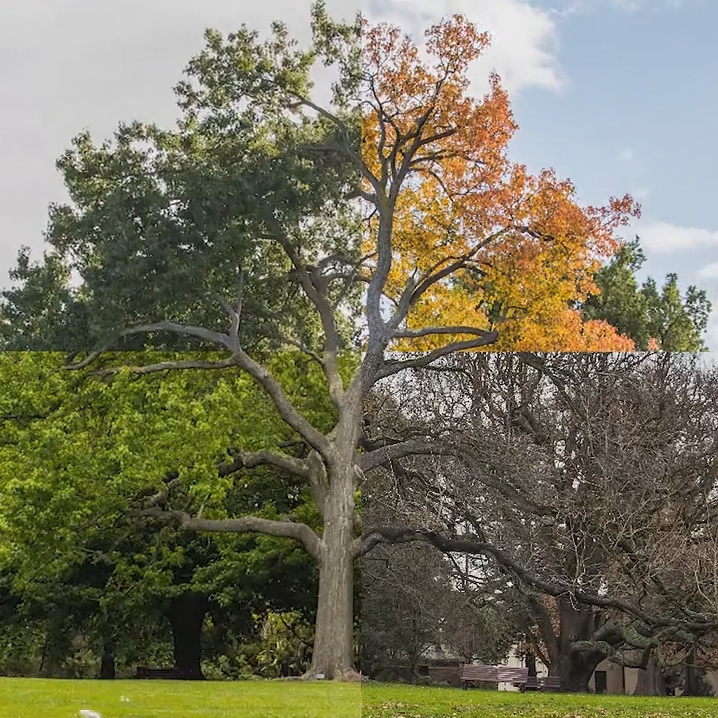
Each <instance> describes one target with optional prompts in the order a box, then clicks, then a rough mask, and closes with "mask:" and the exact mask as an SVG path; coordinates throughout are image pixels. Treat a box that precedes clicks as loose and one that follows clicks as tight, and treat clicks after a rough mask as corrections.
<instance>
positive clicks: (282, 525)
mask: <svg viewBox="0 0 718 718" xmlns="http://www.w3.org/2000/svg"><path fill="white" fill-rule="evenodd" d="M137 514H139V515H140V516H145V517H148V518H155V519H159V520H161V521H168V522H171V523H174V524H175V525H176V526H177V528H179V529H181V530H183V531H204V532H208V533H253V532H256V533H262V534H267V535H269V536H281V537H283V538H291V539H294V540H295V541H298V542H299V543H301V544H302V545H303V546H304V548H305V549H306V550H307V552H308V553H309V554H311V555H312V556H314V558H316V559H320V558H321V547H322V540H321V538H320V537H319V536H318V535H317V534H316V533H315V532H314V530H313V529H312V528H310V527H309V526H307V525H306V524H303V523H295V522H294V521H289V520H286V521H272V520H270V519H262V518H259V517H257V516H242V517H241V518H238V519H203V518H196V517H192V516H190V514H188V513H186V512H184V511H176V510H175V511H162V510H160V509H155V508H147V509H142V510H140V511H138V512H137Z"/></svg>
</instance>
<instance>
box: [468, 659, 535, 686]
mask: <svg viewBox="0 0 718 718" xmlns="http://www.w3.org/2000/svg"><path fill="white" fill-rule="evenodd" d="M528 677H529V669H528V668H511V667H510V666H481V665H477V664H467V665H465V666H462V667H461V685H462V687H463V688H468V685H469V683H512V684H513V685H515V686H519V687H521V686H523V685H525V684H526V681H527V680H528Z"/></svg>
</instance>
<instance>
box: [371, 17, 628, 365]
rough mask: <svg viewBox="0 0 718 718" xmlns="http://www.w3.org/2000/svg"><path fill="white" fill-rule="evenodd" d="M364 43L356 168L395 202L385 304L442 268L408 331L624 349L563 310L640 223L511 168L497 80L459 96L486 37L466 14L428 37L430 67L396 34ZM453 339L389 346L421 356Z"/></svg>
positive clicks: (531, 345)
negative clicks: (439, 329)
mask: <svg viewBox="0 0 718 718" xmlns="http://www.w3.org/2000/svg"><path fill="white" fill-rule="evenodd" d="M364 38H365V43H364V76H365V82H366V95H365V98H364V104H363V107H364V111H363V118H362V122H363V145H362V147H363V159H364V162H365V164H366V165H367V167H368V169H369V170H370V171H371V173H372V174H373V175H374V176H375V177H376V178H378V179H380V180H382V181H383V182H384V183H385V185H386V187H387V188H388V196H389V197H390V198H392V194H391V191H389V190H392V191H394V196H393V201H394V205H393V213H392V216H393V226H392V228H391V236H392V257H393V264H392V268H391V271H390V274H389V278H388V281H387V284H386V287H385V294H386V295H387V296H388V297H389V298H390V299H391V300H393V301H395V302H396V301H398V300H399V297H400V295H401V293H402V290H403V289H404V288H405V286H406V285H407V281H410V280H411V278H412V277H413V278H414V280H415V282H417V283H418V282H421V281H422V280H423V279H424V278H426V277H427V276H430V275H432V274H434V275H435V274H436V273H437V272H440V271H441V270H442V269H446V270H447V274H446V276H445V277H442V278H441V280H440V281H438V282H436V283H434V284H433V285H432V286H431V288H430V289H428V290H427V291H426V292H425V293H423V294H422V295H421V297H420V298H419V299H418V300H417V301H416V303H415V304H414V306H413V307H412V311H411V312H410V314H409V318H408V320H407V323H406V327H407V328H409V329H419V328H425V327H429V326H472V327H479V328H491V327H496V328H498V329H499V340H498V342H497V343H495V344H493V345H491V346H490V347H489V348H491V349H498V350H508V349H532V350H547V351H548V350H565V351H570V350H575V351H591V350H593V351H612V350H630V349H633V342H632V341H631V340H630V339H628V338H626V337H624V336H621V335H619V334H618V332H617V331H616V329H615V328H613V327H612V326H610V325H608V324H606V323H605V322H597V321H591V322H584V321H582V318H581V314H580V312H579V311H577V310H575V309H572V308H571V307H572V306H575V304H576V302H580V301H582V300H584V299H585V298H586V297H587V296H588V295H589V294H592V293H596V292H597V291H598V290H597V288H596V287H595V285H594V283H593V280H592V277H593V275H594V273H595V271H596V270H597V269H598V267H599V266H600V265H601V264H602V263H603V262H605V261H606V260H607V259H608V258H609V257H610V256H611V255H612V254H613V253H615V252H616V250H617V249H618V247H619V240H618V239H617V238H616V236H615V232H616V230H617V229H618V228H619V227H621V226H625V225H626V224H627V223H628V221H629V220H630V218H631V217H635V216H639V208H638V206H637V205H636V204H635V203H634V202H633V200H632V199H631V197H630V196H628V195H627V196H625V197H623V198H622V199H611V200H610V202H609V203H608V205H607V206H605V207H582V206H581V205H579V203H578V201H577V198H576V191H575V188H574V186H573V185H572V184H571V182H570V181H567V180H560V179H559V178H558V177H557V176H556V174H555V172H553V171H551V170H545V171H543V172H541V173H540V174H538V175H531V174H530V173H529V172H528V171H527V169H526V167H525V166H523V165H520V164H515V163H513V162H511V161H509V159H508V156H507V148H508V144H509V141H510V140H511V138H512V136H513V134H514V132H515V131H516V130H517V125H516V124H515V122H514V120H513V117H512V114H511V109H510V106H509V100H508V96H507V93H506V92H505V91H504V90H503V88H502V87H501V83H500V80H499V78H498V76H497V75H495V74H494V75H491V77H490V87H489V91H488V93H487V94H486V95H485V96H484V97H483V98H478V99H477V98H474V97H472V96H470V95H469V94H468V87H469V80H468V77H467V69H468V68H469V65H470V63H471V62H472V61H474V60H475V59H476V58H478V57H479V55H480V54H481V52H482V51H483V50H484V49H485V48H486V47H487V45H488V43H489V37H488V35H487V34H486V33H479V32H478V31H477V30H476V28H475V27H474V26H473V25H472V24H471V23H469V22H467V21H466V20H465V19H464V18H463V17H461V16H458V15H457V16H454V17H452V18H450V19H448V20H446V21H444V22H442V23H441V24H439V25H436V26H434V27H431V28H430V29H429V30H427V32H426V40H427V42H426V52H427V53H428V56H429V58H430V59H429V61H428V62H426V61H423V60H422V59H421V56H420V53H419V51H418V49H417V47H416V45H415V44H414V43H413V42H412V41H411V40H410V38H408V37H406V36H403V35H402V33H401V31H400V30H399V29H398V28H396V27H392V26H389V25H385V24H381V25H377V26H368V25H365V35H364ZM419 142H421V144H420V145H419V147H418V148H417V144H418V143H419ZM402 172H404V174H403V175H402V174H401V173H402ZM366 187H367V191H369V190H371V187H370V183H367V185H366ZM379 222H380V217H379V216H375V217H373V218H372V219H371V220H370V231H369V232H368V234H367V237H366V247H365V248H366V250H367V252H366V253H367V254H371V253H372V251H376V236H377V232H378V224H379ZM457 262H458V263H459V266H458V267H456V268H455V269H454V270H453V271H449V269H450V268H451V265H452V263H453V264H454V266H456V264H457ZM461 338H466V336H460V335H459V336H455V335H450V336H448V337H447V336H446V335H432V336H428V337H422V338H420V339H411V340H402V341H401V342H399V343H397V344H396V345H395V347H396V348H402V349H412V350H427V349H431V348H435V347H437V346H443V345H445V344H446V343H447V342H448V341H451V340H455V339H461Z"/></svg>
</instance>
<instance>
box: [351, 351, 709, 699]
mask: <svg viewBox="0 0 718 718" xmlns="http://www.w3.org/2000/svg"><path fill="white" fill-rule="evenodd" d="M392 390H393V391H394V392H395V394H396V395H397V396H401V400H400V401H397V400H396V399H395V405H396V406H401V414H402V415H403V416H404V417H405V418H404V419H403V421H402V422H399V421H397V420H396V418H394V419H392V420H391V421H390V422H389V424H386V425H385V427H386V429H388V430H387V431H386V433H385V434H384V435H383V436H382V435H381V427H378V428H375V431H374V437H373V441H374V442H376V443H382V444H385V445H386V451H387V452H388V453H390V450H391V445H392V442H394V441H396V440H397V439H398V438H403V437H401V434H402V432H406V433H407V435H410V436H413V437H417V436H420V435H421V436H422V437H423V440H424V441H433V442H434V443H435V445H436V447H437V450H436V452H435V454H434V455H433V456H432V457H425V456H423V457H414V458H412V459H403V460H398V459H397V460H395V461H394V462H393V464H392V467H393V474H394V477H395V484H396V491H395V496H394V500H395V501H397V502H399V503H401V505H402V506H403V512H404V515H403V519H404V525H403V526H402V525H401V524H400V523H399V524H398V525H397V524H395V525H394V526H384V527H381V526H376V527H375V526H371V527H367V530H366V535H365V539H364V549H365V550H367V551H368V550H370V549H371V548H372V546H373V545H375V544H377V543H381V542H383V541H389V542H403V541H413V540H424V541H428V542H430V543H432V544H433V545H434V546H436V547H437V548H439V549H441V550H442V551H445V552H450V553H469V554H472V555H475V556H480V557H483V558H484V559H490V560H491V562H492V564H491V565H493V566H494V567H498V569H499V570H500V571H502V572H503V574H504V576H505V578H506V581H507V585H509V586H511V587H512V588H513V589H518V588H520V590H521V591H522V592H523V595H524V600H525V605H526V607H527V609H528V615H529V617H530V622H532V623H533V624H534V625H536V626H537V627H538V629H539V630H540V637H541V641H542V647H543V650H544V652H545V655H544V658H545V659H546V661H547V663H548V664H549V666H550V667H551V668H552V670H554V671H557V672H560V673H561V675H562V677H563V679H564V682H565V684H566V686H567V687H568V688H584V689H585V687H586V685H587V681H588V678H590V675H591V673H592V672H593V670H594V668H595V666H596V665H597V664H598V662H600V660H602V659H603V658H604V657H606V656H610V657H611V658H612V659H613V660H615V661H618V662H623V663H625V664H627V665H646V663H647V661H648V660H649V658H650V657H651V656H652V655H655V653H656V651H657V649H658V648H659V647H660V646H662V645H665V644H681V645H683V646H687V647H690V646H694V645H696V644H697V643H698V642H700V640H701V639H703V638H705V637H707V636H709V635H710V634H711V632H712V631H714V630H715V628H716V627H717V626H718V612H716V606H715V600H714V597H715V592H714V580H715V579H714V577H715V573H714V566H715V561H714V558H713V557H714V554H713V550H714V546H715V526H716V518H717V512H718V492H717V491H716V485H717V483H716V440H717V439H718V412H716V409H715V407H716V400H717V399H718V372H717V371H716V369H715V368H714V367H712V366H711V365H708V364H707V363H705V362H702V360H701V359H700V358H698V357H685V356H679V355H673V356H671V355H638V354H634V355H606V354H603V355H602V354H593V355H575V354H574V355H548V356H537V355H517V354H505V355H493V356H488V355H472V356H467V357H455V358H452V359H451V360H450V361H447V362H444V363H443V365H442V366H441V367H440V368H434V369H433V370H431V371H425V372H423V374H422V375H421V376H418V377H415V378H414V379H413V380H412V381H411V382H409V381H407V382H405V385H403V386H394V387H392ZM427 407H431V409H430V410H427ZM397 429H398V431H397ZM397 433H398V434H399V435H400V436H399V437H397ZM447 437H448V438H447ZM413 440H416V438H414V439H413ZM369 483H371V482H369ZM489 570H491V569H489ZM494 570H496V569H494ZM545 596H550V597H553V600H552V601H551V602H550V603H547V602H546V600H544V597H545Z"/></svg>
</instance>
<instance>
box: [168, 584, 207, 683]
mask: <svg viewBox="0 0 718 718" xmlns="http://www.w3.org/2000/svg"><path fill="white" fill-rule="evenodd" d="M207 606H208V600H207V597H206V596H201V595H197V594H188V595H184V596H178V597H176V598H173V599H172V601H171V602H170V607H169V612H168V617H169V621H170V625H171V627H172V642H173V644H174V646H173V650H174V668H175V670H176V671H177V677H178V678H180V679H181V680H204V675H202V668H201V666H200V661H201V658H202V624H203V623H204V617H205V614H206V613H207Z"/></svg>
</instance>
